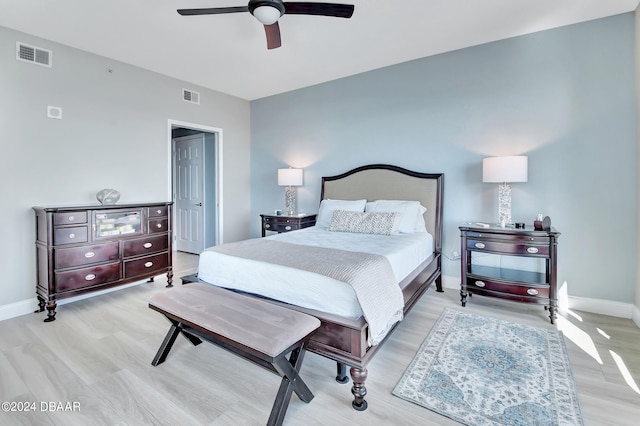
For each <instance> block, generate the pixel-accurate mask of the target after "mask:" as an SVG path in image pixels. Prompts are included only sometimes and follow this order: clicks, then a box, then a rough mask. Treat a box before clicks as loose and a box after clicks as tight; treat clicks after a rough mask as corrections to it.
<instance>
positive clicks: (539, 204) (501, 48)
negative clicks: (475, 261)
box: [251, 13, 638, 303]
mask: <svg viewBox="0 0 640 426" xmlns="http://www.w3.org/2000/svg"><path fill="white" fill-rule="evenodd" d="M425 42H426V41H425ZM634 84H635V83H634V16H633V14H632V13H630V14H625V15H619V16H615V17H611V18H606V19H601V20H596V21H591V22H587V23H582V24H578V25H573V26H570V27H564V28H560V29H555V30H550V31H545V32H540V33H536V34H532V35H527V36H522V37H517V38H512V39H508V40H503V41H499V42H494V43H489V44H485V45H481V46H477V47H472V48H468V49H464V50H460V51H456V52H451V53H447V54H442V55H438V56H433V57H428V58H424V59H420V60H416V61H412V62H408V63H403V64H400V65H396V66H392V67H387V68H383V69H380V70H376V71H372V72H368V73H364V74H360V75H357V76H353V77H349V78H344V79H340V80H336V81H333V82H330V83H326V84H322V85H318V86H314V87H308V88H305V89H301V90H297V91H293V92H289V93H286V94H282V95H278V96H273V97H269V98H264V99H260V100H257V101H253V102H252V103H251V158H252V161H251V172H252V176H251V191H252V192H251V200H252V219H253V222H252V235H254V236H257V235H258V232H259V221H258V215H259V213H261V212H264V211H267V212H268V211H273V209H275V208H279V207H282V204H283V202H284V201H283V197H284V191H283V189H282V188H280V187H278V186H277V184H276V169H278V168H280V167H285V166H294V167H302V168H304V173H305V184H304V186H303V187H301V188H300V190H299V210H301V211H308V212H315V211H317V208H318V201H319V194H320V178H321V176H323V175H333V174H338V173H341V172H344V171H346V170H348V169H351V168H353V167H355V166H359V165H364V164H369V163H389V164H396V165H399V166H403V167H406V168H409V169H413V170H417V171H423V172H444V173H445V206H444V211H445V222H444V226H445V230H444V252H445V254H446V255H450V254H451V252H452V251H453V250H459V232H458V229H457V227H458V226H459V225H460V224H461V223H462V222H465V221H493V222H495V221H496V220H497V185H495V184H483V183H482V175H481V163H482V159H483V158H484V157H486V156H494V155H519V154H524V155H528V156H529V181H528V182H527V183H518V184H513V218H514V220H515V221H523V222H527V223H529V224H532V222H533V218H534V216H535V215H536V214H537V213H544V214H547V215H549V216H550V217H551V219H552V222H553V225H554V226H555V227H557V229H558V230H559V231H560V232H562V235H561V236H560V239H559V247H558V253H559V284H564V283H566V284H567V289H568V292H569V294H570V295H572V296H582V297H588V298H597V299H608V300H612V301H620V302H627V303H633V301H634V293H635V287H636V278H635V277H636V266H635V265H636V260H637V245H636V228H637V207H636V199H637V194H638V192H637V182H636V171H637V156H636V127H635V117H636V105H635V95H634V87H635V86H634ZM444 273H445V274H446V275H449V276H459V262H457V261H452V260H447V259H445V261H444Z"/></svg>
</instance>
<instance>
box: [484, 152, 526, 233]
mask: <svg viewBox="0 0 640 426" xmlns="http://www.w3.org/2000/svg"><path fill="white" fill-rule="evenodd" d="M527 169H528V157H526V156H524V155H517V156H507V157H488V158H485V159H484V160H482V181H483V182H491V183H496V182H497V183H500V185H499V186H498V223H499V224H500V225H501V226H503V227H504V226H505V225H510V224H512V223H513V222H512V221H511V185H509V183H512V182H526V181H527Z"/></svg>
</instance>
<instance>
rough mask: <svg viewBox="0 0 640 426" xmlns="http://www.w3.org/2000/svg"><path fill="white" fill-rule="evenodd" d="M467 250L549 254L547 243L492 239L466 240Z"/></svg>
mask: <svg viewBox="0 0 640 426" xmlns="http://www.w3.org/2000/svg"><path fill="white" fill-rule="evenodd" d="M467 250H473V251H485V252H489V253H501V254H514V255H525V256H532V257H536V256H540V257H548V256H549V246H548V245H535V244H528V243H526V242H524V241H523V242H517V243H514V242H506V241H504V242H503V241H494V240H474V239H468V240H467Z"/></svg>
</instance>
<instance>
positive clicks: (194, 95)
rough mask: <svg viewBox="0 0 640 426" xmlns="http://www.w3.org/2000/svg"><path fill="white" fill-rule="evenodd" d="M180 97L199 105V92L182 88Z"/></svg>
mask: <svg viewBox="0 0 640 426" xmlns="http://www.w3.org/2000/svg"><path fill="white" fill-rule="evenodd" d="M182 99H183V100H185V101H187V102H191V103H192V104H198V105H200V93H198V92H194V91H193V90H187V89H182Z"/></svg>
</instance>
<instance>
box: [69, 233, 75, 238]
mask: <svg viewBox="0 0 640 426" xmlns="http://www.w3.org/2000/svg"><path fill="white" fill-rule="evenodd" d="M75 237H76V234H74V233H73V232H72V233H70V234H69V239H70V240H73V239H74V238H75Z"/></svg>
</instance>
